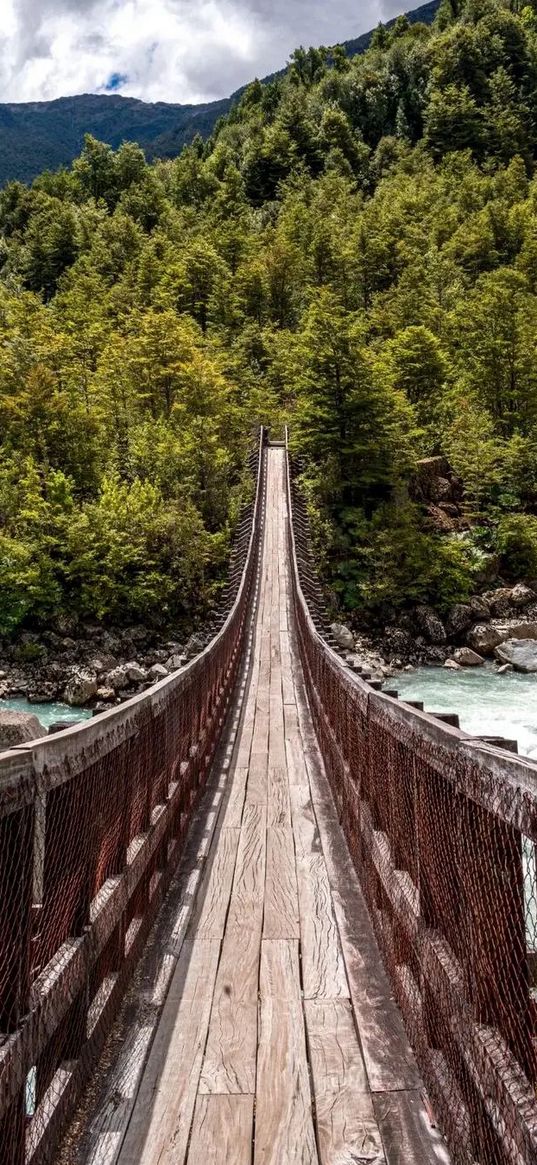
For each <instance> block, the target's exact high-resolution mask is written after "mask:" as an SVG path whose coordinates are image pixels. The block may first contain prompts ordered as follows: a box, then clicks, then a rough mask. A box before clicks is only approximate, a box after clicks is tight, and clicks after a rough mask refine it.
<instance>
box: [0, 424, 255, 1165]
mask: <svg viewBox="0 0 537 1165" xmlns="http://www.w3.org/2000/svg"><path fill="white" fill-rule="evenodd" d="M264 441H265V436H264V434H263V433H262V434H261V438H260V445H259V452H258V455H257V457H256V459H255V466H256V493H255V501H254V503H253V504H252V505H251V507H250V513H249V515H245V519H244V521H243V522H242V523H241V527H240V531H239V541H238V549H237V552H236V553H235V555H234V560H233V571H232V578H231V583H230V590H229V593H228V599H229V601H230V603H231V609H230V610H229V611H228V614H227V616H226V615H225V613H224V612H222V611H221V612H220V615H219V616H218V617H217V624H218V625H219V626H220V629H219V631H218V633H217V634H216V635H215V637H214V639H213V640H212V642H210V644H209V645H208V646H207V647H206V649H205V650H204V651H203V652H202V654H201V655H199V656H198V657H197V658H196V659H194V660H193V661H192V662H191V663H189V664H187V666H186V667H184V668H182V669H181V671H179V672H177V673H175V674H174V675H173V676H171V677H169V678H168V679H166V680H163V681H162V682H161V683H159V684H157V685H156V686H155V687H153V688H152V689H150V690H149V691H148V692H145V693H143V694H142V695H141V696H138V697H136V698H134V699H132V700H129V701H128V702H127V703H125V704H123V705H122V706H121V707H120V708H117V709H114V710H112V711H110V712H107V713H105V714H103V715H102V716H100V717H98V718H96V719H95V720H93V721H89V722H87V723H86V724H85V725H84V726H82V727H74V728H72V729H67V730H66V731H64V732H62V733H59V734H58V735H55V736H51V737H47V738H45V739H43V740H41V741H37V742H33V743H32V744H29V745H26V746H23V747H21V748H19V749H16V750H14V751H12V752H9V753H4V754H2V755H0V1162H1V1163H2V1165H41V1163H43V1162H52V1161H54V1159H55V1146H56V1145H57V1142H58V1139H59V1136H60V1134H61V1133H62V1132H63V1130H64V1129H65V1126H66V1123H67V1122H68V1120H69V1117H70V1115H71V1113H72V1111H73V1108H74V1105H75V1104H76V1100H77V1097H78V1094H79V1092H80V1090H81V1088H82V1087H83V1085H84V1084H85V1083H86V1082H87V1078H88V1075H89V1073H90V1072H91V1070H92V1068H93V1066H94V1064H95V1062H96V1059H97V1057H98V1055H99V1054H100V1052H101V1050H102V1047H103V1044H104V1041H105V1039H106V1036H107V1035H108V1033H109V1031H110V1028H111V1024H112V1020H113V1018H114V1015H115V1013H116V1012H117V1009H118V1007H119V1004H120V1002H121V998H122V996H123V994H124V991H125V988H126V986H127V983H128V981H129V978H130V976H131V974H132V971H133V969H134V967H135V965H136V962H137V960H138V958H139V955H140V954H141V951H142V948H143V945H144V943H145V940H146V938H147V935H148V933H149V930H150V928H151V926H152V923H153V921H154V919H155V916H156V913H157V911H158V908H159V906H160V904H161V902H162V900H163V897H164V894H165V891H166V889H167V887H168V885H169V883H170V880H171V877H172V875H173V873H174V871H175V870H176V868H177V865H178V861H179V859H180V856H181V853H182V850H183V844H184V839H185V835H186V832H187V829H188V826H189V824H190V821H191V819H192V816H193V812H194V809H195V807H196V804H197V801H198V798H199V796H200V793H201V791H202V790H203V788H204V785H205V783H206V779H207V775H208V772H209V769H210V765H211V762H212V760H213V758H214V756H215V753H216V749H217V746H218V743H219V739H220V736H221V733H222V728H223V725H224V721H225V718H226V714H227V711H228V707H229V705H230V701H231V699H232V696H233V690H234V686H235V682H236V679H237V674H238V669H239V665H240V662H241V657H242V655H243V650H244V646H245V642H246V637H247V634H248V627H249V622H250V619H249V612H250V605H251V600H252V595H253V591H254V586H255V582H256V577H257V573H258V569H259V553H260V530H261V525H262V512H263V491H264V456H263V444H264Z"/></svg>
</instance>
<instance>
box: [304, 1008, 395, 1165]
mask: <svg viewBox="0 0 537 1165" xmlns="http://www.w3.org/2000/svg"><path fill="white" fill-rule="evenodd" d="M305 1010H306V1028H307V1034H308V1047H309V1054H310V1062H311V1070H312V1078H313V1092H314V1097H315V1114H316V1124H317V1137H318V1142H319V1156H320V1161H321V1165H335V1163H336V1162H337V1165H356V1162H357V1161H358V1162H360V1163H361V1162H371V1163H372V1165H373V1163H374V1165H383V1163H384V1162H385V1157H384V1151H383V1148H382V1141H381V1137H380V1133H379V1130H378V1126H377V1123H376V1120H375V1117H374V1113H373V1104H372V1100H371V1094H370V1092H369V1088H368V1083H367V1076H366V1071H365V1066H364V1062H363V1059H362V1054H361V1051H360V1045H359V1043H358V1037H357V1035H356V1029H355V1026H354V1020H353V1015H352V1009H351V1006H350V1003H348V1002H347V1001H346V1000H340V999H330V1000H318V999H316V1000H307V1001H306V1003H305Z"/></svg>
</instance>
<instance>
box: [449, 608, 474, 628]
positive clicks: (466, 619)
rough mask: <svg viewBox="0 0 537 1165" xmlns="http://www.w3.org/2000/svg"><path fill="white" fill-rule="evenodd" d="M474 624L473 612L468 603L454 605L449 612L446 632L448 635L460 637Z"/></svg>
mask: <svg viewBox="0 0 537 1165" xmlns="http://www.w3.org/2000/svg"><path fill="white" fill-rule="evenodd" d="M474 622H475V611H474V609H473V607H471V606H470V604H469V603H455V606H454V607H452V608H451V611H450V612H449V615H448V618H447V622H446V631H447V633H448V635H450V636H451V635H462V634H463V632H464V631H468V628H469V627H471V626H472V623H474Z"/></svg>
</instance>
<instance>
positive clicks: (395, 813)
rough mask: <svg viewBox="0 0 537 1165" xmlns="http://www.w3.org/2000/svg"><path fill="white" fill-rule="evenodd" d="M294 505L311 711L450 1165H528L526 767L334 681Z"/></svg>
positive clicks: (533, 1121) (298, 602) (535, 787)
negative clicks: (447, 1152)
mask: <svg viewBox="0 0 537 1165" xmlns="http://www.w3.org/2000/svg"><path fill="white" fill-rule="evenodd" d="M290 490H291V494H292V495H293V499H292V500H293V505H292V510H293V526H294V531H293V530H290V544H291V554H292V555H293V556H294V571H293V587H294V605H295V613H296V627H297V638H298V644H299V650H300V654H301V658H302V663H303V667H304V673H305V679H306V685H307V690H308V695H309V699H310V704H311V711H312V715H313V718H314V723H315V727H316V730H317V734H318V738H319V743H320V747H321V750H322V753H323V757H324V760H325V764H326V769H327V773H328V776H329V779H330V782H331V785H332V789H333V793H334V798H335V801H336V804H337V808H338V812H339V816H340V819H341V821H342V823H343V826H344V828H345V831H346V836H347V839H348V843H349V846H350V850H351V853H352V857H353V860H354V863H355V866H356V870H357V872H358V875H359V878H360V880H361V884H362V887H363V890H364V894H365V897H366V899H367V903H368V906H369V910H370V913H371V916H372V920H373V923H374V926H375V930H376V934H377V938H378V942H379V946H380V949H381V952H382V956H383V958H384V961H385V964H386V967H387V969H388V972H389V974H390V977H391V983H392V986H393V990H394V994H395V996H396V999H397V1001H398V1004H399V1006H400V1009H401V1011H402V1014H403V1017H404V1020H405V1024H406V1027H407V1031H408V1034H409V1037H410V1040H411V1043H412V1045H413V1047H414V1049H415V1052H416V1055H417V1059H418V1062H419V1065H420V1068H421V1071H422V1074H423V1077H424V1080H425V1083H426V1086H427V1090H428V1092H429V1095H430V1098H431V1101H432V1105H433V1108H434V1111H435V1113H436V1116H437V1118H438V1120H439V1123H440V1125H441V1127H442V1130H443V1132H444V1134H445V1137H446V1140H447V1142H448V1145H449V1148H450V1150H451V1153H452V1157H453V1161H454V1162H455V1163H460V1165H523V1163H524V1165H526V1163H530V1162H531V1163H535V1162H537V1103H536V1097H535V1088H536V1080H537V1060H536V1043H535V1040H536V1035H537V1010H536V992H535V983H536V982H537V979H536V967H537V884H536V865H535V845H536V844H537V765H535V764H533V763H531V762H530V761H525V760H523V759H522V758H518V757H517V756H515V755H513V754H511V753H509V752H507V751H503V750H501V749H499V748H495V747H492V746H490V745H489V744H487V743H485V742H484V741H480V740H476V739H471V738H470V737H468V736H467V735H466V734H465V733H463V732H460V731H458V730H457V729H453V728H448V727H446V725H445V724H443V723H441V722H440V721H438V720H435V719H434V718H433V717H431V716H427V715H425V714H420V713H419V712H417V711H415V710H414V709H412V708H410V707H408V706H407V705H404V704H403V703H399V702H398V701H397V700H395V699H391V698H389V697H388V696H385V695H382V694H380V693H379V692H376V691H374V690H373V688H372V687H371V686H369V685H368V684H366V683H364V682H362V681H360V680H359V679H358V678H357V677H356V676H355V675H354V674H353V672H352V671H351V670H350V668H349V667H348V666H345V663H344V662H343V661H342V660H341V659H340V658H338V656H337V654H336V653H335V652H334V651H333V650H332V649H331V648H330V647H329V646H328V645H327V643H326V641H325V639H324V638H323V636H322V634H321V633H320V630H319V628H320V629H321V630H322V622H323V614H322V600H321V596H320V592H319V588H318V584H317V586H316V585H315V580H314V577H313V574H312V570H311V560H310V557H309V552H308V537H307V523H306V519H305V513H304V508H303V504H302V503H301V501H300V498H299V497H298V496H297V493H296V489H295V487H294V486H291V485H290ZM306 596H307V600H306ZM310 602H311V604H312V611H310V609H309V603H310ZM313 612H314V613H315V618H313V617H312V614H313ZM316 623H317V626H316V625H315V624H316Z"/></svg>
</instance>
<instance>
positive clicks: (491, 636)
mask: <svg viewBox="0 0 537 1165" xmlns="http://www.w3.org/2000/svg"><path fill="white" fill-rule="evenodd" d="M467 640H468V643H469V644H470V647H473V649H474V651H477V652H478V653H479V654H481V655H492V654H493V652H494V648H495V647H497V646H498V644H499V643H501V642H502V637H501V635H500V634H499V632H498V631H497V630H496V628H495V627H487V626H486V625H485V624H482V623H477V624H476V626H475V627H472V630H471V631H469V632H468V635H467Z"/></svg>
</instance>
